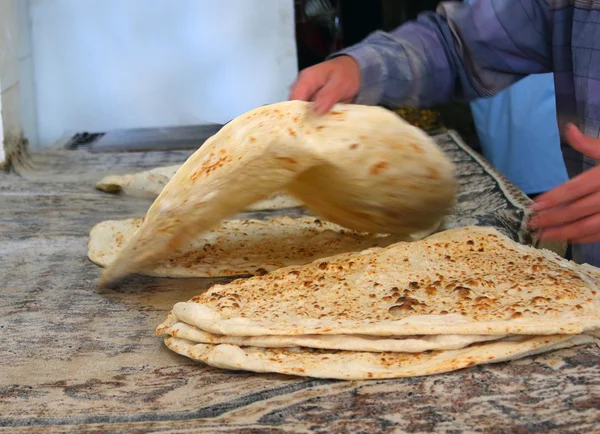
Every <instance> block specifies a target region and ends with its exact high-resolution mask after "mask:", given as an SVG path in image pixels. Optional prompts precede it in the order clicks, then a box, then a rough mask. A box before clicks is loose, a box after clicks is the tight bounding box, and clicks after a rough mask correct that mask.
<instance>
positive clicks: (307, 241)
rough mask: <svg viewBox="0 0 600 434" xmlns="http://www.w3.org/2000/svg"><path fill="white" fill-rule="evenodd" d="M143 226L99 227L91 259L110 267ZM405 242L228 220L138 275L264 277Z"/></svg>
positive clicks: (284, 221) (283, 221)
mask: <svg viewBox="0 0 600 434" xmlns="http://www.w3.org/2000/svg"><path fill="white" fill-rule="evenodd" d="M141 224H142V220H141V219H128V220H109V221H105V222H102V223H99V224H97V225H96V226H94V228H92V230H91V232H90V238H89V242H88V257H89V258H90V260H91V261H92V262H94V263H96V264H98V265H100V266H102V267H106V266H108V265H110V264H111V263H112V262H113V261H116V260H117V258H118V256H119V252H120V251H121V249H122V248H123V246H124V245H126V244H127V243H128V242H129V240H131V238H132V237H133V235H134V233H135V232H136V231H137V230H138V229H139V227H140V225H141ZM423 235H428V234H423ZM402 239H403V237H400V236H397V235H369V234H365V233H358V232H354V231H350V230H348V229H344V228H342V227H341V226H338V225H336V224H333V223H329V222H325V221H322V220H319V219H317V218H314V217H302V218H297V219H295V218H291V217H278V218H274V219H270V220H229V221H224V222H222V223H221V224H220V225H218V226H216V227H215V228H213V229H211V230H209V231H207V232H204V233H202V234H200V235H199V236H197V237H196V238H194V239H192V240H191V241H189V242H188V243H186V244H185V245H183V246H182V247H181V248H180V249H179V251H177V252H175V253H174V254H173V255H172V257H171V258H169V259H166V260H164V261H163V262H162V263H160V264H158V265H156V266H154V267H153V268H150V269H147V270H141V271H140V273H141V274H145V275H149V276H158V277H179V278H184V277H220V276H240V275H260V274H265V273H266V272H268V271H272V270H275V269H277V268H282V267H286V266H290V265H300V264H308V263H310V262H312V261H314V260H316V259H319V258H324V257H327V256H332V255H337V254H340V253H344V252H355V251H360V250H364V249H368V248H371V247H383V246H389V245H390V244H393V243H395V242H398V241H400V240H402Z"/></svg>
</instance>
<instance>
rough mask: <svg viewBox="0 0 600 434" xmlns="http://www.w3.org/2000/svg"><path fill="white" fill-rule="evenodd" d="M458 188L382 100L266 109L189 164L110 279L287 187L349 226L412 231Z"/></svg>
mask: <svg viewBox="0 0 600 434" xmlns="http://www.w3.org/2000/svg"><path fill="white" fill-rule="evenodd" d="M456 188H457V182H456V179H455V176H454V167H453V164H452V162H451V161H450V159H449V158H448V157H447V156H446V155H445V154H444V153H443V151H442V150H441V149H440V148H439V147H438V146H437V144H436V143H435V142H434V141H433V139H431V138H430V137H429V136H427V135H426V134H425V133H424V132H423V131H421V130H419V129H418V128H416V127H413V126H411V125H410V124H408V123H407V122H405V121H404V120H402V119H401V118H400V117H398V116H397V115H395V114H394V113H392V112H390V111H388V110H385V109H383V108H381V107H368V106H360V105H352V104H348V105H345V104H342V105H337V106H336V107H334V109H333V110H332V111H331V112H330V113H329V114H327V115H325V116H322V117H317V116H314V115H313V114H312V112H311V110H310V106H309V104H308V103H306V102H302V101H287V102H282V103H278V104H273V105H270V106H265V107H260V108H258V109H255V110H252V111H250V112H248V113H246V114H244V115H242V116H240V117H238V118H236V119H234V120H233V121H231V122H230V123H228V124H227V125H225V126H224V127H223V128H222V129H221V130H220V131H219V132H218V133H217V134H215V135H214V136H213V137H211V138H210V139H209V140H207V141H206V142H205V143H204V145H203V146H202V147H201V148H200V149H198V151H196V152H195V153H194V154H193V155H192V156H191V157H190V158H189V159H188V160H187V161H186V162H185V163H184V164H183V166H182V167H181V168H180V169H179V170H178V171H177V173H176V174H175V175H174V176H173V178H171V181H169V183H168V184H167V186H166V187H165V188H164V189H163V190H162V192H161V193H160V195H159V196H158V198H157V199H156V200H155V202H154V203H153V205H152V206H151V207H150V209H149V211H148V213H147V215H146V219H145V221H144V223H143V224H142V226H141V227H140V230H139V231H137V232H136V234H135V235H134V237H133V238H132V239H131V241H130V243H128V244H127V245H126V246H125V248H124V249H122V250H121V253H120V255H119V258H118V260H116V261H114V262H112V264H111V265H110V266H109V267H108V268H107V269H106V270H105V272H104V273H103V277H102V282H104V283H109V282H114V281H116V280H118V279H119V278H121V277H124V276H126V275H128V274H131V273H135V272H137V271H138V270H142V269H147V268H150V267H151V265H152V264H153V263H159V262H160V261H161V260H163V259H164V258H169V257H171V256H172V254H173V252H175V251H177V249H178V248H180V247H181V246H182V245H183V244H184V243H185V242H186V241H187V240H189V239H191V238H194V237H196V236H197V235H198V234H200V233H203V232H205V231H207V230H209V229H210V228H212V227H214V226H216V225H217V224H218V223H219V222H221V221H222V220H224V219H225V218H227V217H230V216H232V215H234V214H235V213H237V212H239V211H240V210H242V209H244V208H246V207H247V206H249V205H251V204H253V203H255V202H256V201H258V200H261V199H264V198H265V197H267V196H268V195H271V194H273V193H276V192H278V191H282V190H286V191H289V192H290V193H291V194H292V195H293V196H295V197H297V198H299V199H300V200H301V201H302V202H303V203H305V204H306V207H307V208H308V209H309V210H311V211H312V212H313V213H315V214H316V215H320V216H322V217H324V218H325V220H327V221H331V222H334V223H337V224H340V225H342V226H344V227H347V228H349V229H353V230H358V231H363V232H369V233H393V234H399V235H403V236H408V235H411V234H414V233H416V232H420V231H426V230H429V229H430V228H432V227H435V226H437V225H439V222H440V220H441V219H442V218H443V216H444V215H445V214H446V213H448V212H449V211H450V209H451V208H452V205H453V204H454V199H455V194H456ZM102 282H101V283H102Z"/></svg>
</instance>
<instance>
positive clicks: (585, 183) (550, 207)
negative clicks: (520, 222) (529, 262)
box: [529, 124, 600, 244]
mask: <svg viewBox="0 0 600 434" xmlns="http://www.w3.org/2000/svg"><path fill="white" fill-rule="evenodd" d="M566 133H567V140H568V142H569V145H571V146H572V147H573V148H575V149H576V150H578V151H579V152H581V153H582V154H584V155H586V156H588V157H590V158H592V159H594V160H600V140H598V139H592V138H590V137H587V136H584V135H583V134H582V133H581V131H579V129H578V128H577V127H576V126H575V125H573V124H570V125H568V126H567V130H566ZM531 210H532V211H533V212H534V213H535V215H534V216H533V218H532V219H531V221H530V222H529V226H530V228H531V229H533V230H536V231H538V232H539V236H540V238H542V239H547V240H568V241H569V242H570V243H572V244H585V243H593V242H596V241H600V166H597V167H594V168H592V169H589V170H587V171H585V172H583V173H582V174H580V175H578V176H576V177H575V178H573V179H572V180H570V181H568V182H565V183H564V184H562V185H559V186H558V187H556V188H554V189H552V190H550V191H549V192H547V193H544V194H542V195H540V196H538V197H537V198H536V199H535V201H534V203H533V205H532V206H531Z"/></svg>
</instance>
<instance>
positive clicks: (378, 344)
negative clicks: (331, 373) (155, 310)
mask: <svg viewBox="0 0 600 434" xmlns="http://www.w3.org/2000/svg"><path fill="white" fill-rule="evenodd" d="M156 333H157V334H158V335H169V336H173V337H177V338H181V339H185V340H188V341H191V342H195V343H201V344H231V345H237V346H239V347H263V348H287V347H305V348H320V349H331V350H344V351H369V352H388V351H389V352H396V353H398V352H400V353H421V352H423V351H432V350H436V351H439V350H455V349H459V348H464V347H466V346H468V345H471V344H474V343H477V342H486V341H492V340H497V339H501V338H502V336H481V335H479V336H478V335H433V336H401V337H398V338H396V337H393V336H390V337H379V336H362V335H300V336H222V335H214V334H212V333H208V332H205V331H203V330H200V329H198V328H196V327H194V326H191V325H189V324H186V323H184V322H181V321H178V320H177V318H175V316H174V315H172V314H170V315H169V317H168V318H167V319H166V320H165V321H164V322H163V323H162V324H161V325H159V326H158V327H157V329H156Z"/></svg>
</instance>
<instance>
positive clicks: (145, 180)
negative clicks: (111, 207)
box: [96, 164, 302, 211]
mask: <svg viewBox="0 0 600 434" xmlns="http://www.w3.org/2000/svg"><path fill="white" fill-rule="evenodd" d="M180 167H181V164H176V165H173V166H164V167H157V168H155V169H152V170H147V171H144V172H138V173H132V174H126V175H109V176H106V177H104V178H102V179H101V180H100V181H99V182H98V183H97V184H96V188H97V189H98V190H101V191H104V192H105V193H119V192H121V191H122V192H123V193H124V194H126V195H127V196H132V197H139V198H147V199H156V198H157V197H158V195H159V194H160V192H161V191H162V190H163V188H165V185H167V183H168V182H169V181H170V180H171V178H172V177H173V176H174V175H175V173H176V172H177V171H178V170H179V168H180ZM301 205H302V202H300V201H299V200H298V199H296V198H295V197H293V196H291V195H289V194H287V193H284V192H279V193H274V194H272V195H271V196H269V197H268V198H266V199H264V200H260V201H258V202H256V203H253V204H251V205H249V206H248V207H246V210H247V211H266V210H276V209H285V208H294V207H298V206H301Z"/></svg>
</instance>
